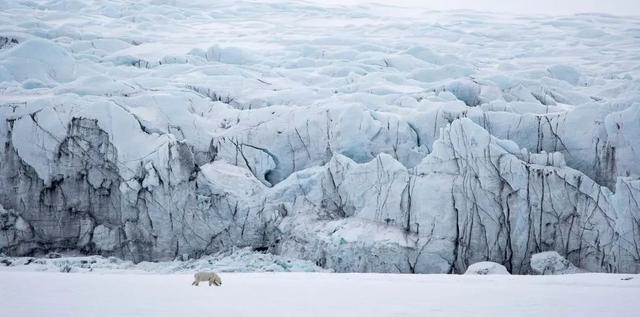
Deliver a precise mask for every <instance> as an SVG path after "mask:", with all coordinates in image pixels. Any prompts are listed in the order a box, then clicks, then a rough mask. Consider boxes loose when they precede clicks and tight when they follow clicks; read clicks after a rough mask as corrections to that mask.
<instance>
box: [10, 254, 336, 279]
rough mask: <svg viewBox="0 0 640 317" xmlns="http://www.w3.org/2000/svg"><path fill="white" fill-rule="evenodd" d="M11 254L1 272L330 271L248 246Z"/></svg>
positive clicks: (173, 272) (167, 272)
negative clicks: (155, 252)
mask: <svg viewBox="0 0 640 317" xmlns="http://www.w3.org/2000/svg"><path fill="white" fill-rule="evenodd" d="M52 255H56V254H55V253H54V254H49V255H48V256H47V257H42V258H32V257H8V256H1V255H0V271H39V272H65V273H89V272H93V273H162V274H175V273H195V272H202V271H215V272H327V270H325V269H322V268H321V267H318V266H316V265H315V264H313V263H311V262H309V261H304V260H297V259H291V258H287V257H283V256H278V255H273V254H268V253H261V252H254V251H251V249H249V248H244V249H237V250H233V251H230V252H220V253H217V254H214V255H208V256H203V257H201V258H199V259H179V260H174V261H167V262H140V263H137V264H136V263H133V262H131V261H126V260H121V259H118V258H116V257H109V258H105V257H101V256H97V255H93V256H75V257H68V256H67V257H65V256H60V255H56V256H52Z"/></svg>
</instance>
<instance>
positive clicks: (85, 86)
mask: <svg viewBox="0 0 640 317" xmlns="http://www.w3.org/2000/svg"><path fill="white" fill-rule="evenodd" d="M639 56H640V18H638V17H615V16H609V15H598V14H584V15H573V16H535V15H534V16H515V15H513V16H505V15H498V14H492V13H485V12H470V11H452V12H437V11H429V10H426V9H417V8H411V9H403V8H399V7H393V6H382V5H375V6H374V5H358V6H353V7H350V8H349V9H346V8H344V7H341V6H339V5H323V4H311V3H306V2H297V1H269V2H261V3H257V2H251V1H215V3H213V4H212V2H211V1H169V0H167V1H162V0H155V1H151V0H136V1H124V0H120V1H109V2H105V1H91V0H75V1H12V0H0V144H1V145H2V146H0V252H4V253H7V254H9V255H12V256H25V255H26V256H31V255H43V254H46V253H49V252H50V251H65V252H66V251H72V252H78V253H83V254H100V255H104V256H116V257H120V258H124V259H127V260H131V261H133V262H136V263H137V262H141V261H154V260H163V261H164V260H173V259H176V258H185V257H186V258H198V257H201V256H202V255H206V254H215V253H217V252H225V251H228V250H230V249H232V248H234V247H250V248H255V249H259V250H267V251H269V252H271V253H273V254H276V255H279V256H282V257H286V258H289V259H301V260H305V261H310V262H311V263H313V264H315V265H317V266H319V267H322V268H324V269H329V270H334V271H338V272H354V271H355V272H414V273H449V272H455V273H462V272H465V271H466V269H467V267H468V266H469V265H471V264H473V263H476V262H482V261H492V262H497V263H500V264H502V265H504V267H505V268H506V269H507V270H508V271H509V272H512V273H530V272H531V265H530V261H531V256H532V255H533V254H536V253H540V252H544V251H556V252H558V254H560V255H561V256H564V257H566V259H567V260H568V261H569V262H570V264H572V265H574V266H575V267H577V268H579V269H580V270H587V271H592V272H623V273H637V272H640V163H638V162H640V59H639V58H638V57H639ZM10 276H13V275H10ZM43 276H47V277H51V278H55V277H56V276H57V275H46V274H45V275H43ZM238 276H239V277H240V275H238ZM469 278H471V277H469ZM474 278H476V277H474ZM150 279H152V278H150ZM33 282H35V280H34V281H33ZM84 282H89V283H91V281H82V280H78V283H84ZM141 283H144V282H141ZM54 286H55V283H54V285H52V286H51V287H54ZM39 291H44V289H40V290H39ZM105 291H108V290H105ZM212 291H214V290H212ZM215 291H216V292H217V291H218V290H215ZM563 295H566V294H563ZM416 296H417V295H416ZM421 296H422V295H421ZM541 296H543V295H541ZM544 296H547V295H544ZM566 296H569V295H566ZM496 298H499V297H496ZM576 298H582V297H576ZM617 298H623V297H617ZM591 304H593V303H591ZM586 307H589V306H584V307H582V308H585V309H586ZM460 309H464V308H460ZM620 309H623V307H620Z"/></svg>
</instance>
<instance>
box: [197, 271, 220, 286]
mask: <svg viewBox="0 0 640 317" xmlns="http://www.w3.org/2000/svg"><path fill="white" fill-rule="evenodd" d="M193 277H194V278H195V281H193V283H191V285H195V286H198V283H200V282H205V281H209V286H211V284H213V285H215V286H220V285H222V279H220V276H219V275H218V274H216V273H214V272H198V273H196V274H194V275H193Z"/></svg>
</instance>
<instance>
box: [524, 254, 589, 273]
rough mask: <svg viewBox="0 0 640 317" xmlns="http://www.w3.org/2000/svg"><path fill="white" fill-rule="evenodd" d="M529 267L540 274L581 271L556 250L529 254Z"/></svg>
mask: <svg viewBox="0 0 640 317" xmlns="http://www.w3.org/2000/svg"><path fill="white" fill-rule="evenodd" d="M531 269H532V270H533V271H534V272H535V273H536V274H541V275H560V274H574V273H582V272H584V270H581V269H579V268H577V267H575V266H574V265H573V264H572V263H571V262H569V260H567V259H565V258H564V257H563V256H561V255H560V254H558V252H556V251H547V252H541V253H536V254H534V255H533V256H531Z"/></svg>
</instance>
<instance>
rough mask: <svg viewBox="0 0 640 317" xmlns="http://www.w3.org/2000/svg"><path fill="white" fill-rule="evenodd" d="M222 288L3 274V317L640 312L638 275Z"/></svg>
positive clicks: (270, 282)
mask: <svg viewBox="0 0 640 317" xmlns="http://www.w3.org/2000/svg"><path fill="white" fill-rule="evenodd" d="M629 277H633V278H632V279H628V278H629ZM222 279H223V285H222V287H208V286H203V284H201V285H200V286H199V287H194V286H191V282H192V276H191V275H187V274H177V275H157V274H147V275H141V274H127V275H122V274H65V273H49V272H40V273H33V272H0V286H1V287H0V309H1V310H0V315H1V316H6V317H39V316H57V317H67V316H69V317H71V316H78V317H88V316H91V317H101V316H105V317H106V316H109V317H111V316H122V317H124V316H132V317H133V316H136V317H142V316H153V317H163V316H171V317H175V316H184V317H186V316H234V317H243V316H247V317H254V316H260V317H272V316H273V317H276V316H277V317H287V316H292V317H293V316H296V317H298V316H319V317H337V316H345V317H355V316H363V317H378V316H379V317H392V316H416V317H419V316H430V317H432V316H447V317H453V316H461V317H463V316H464V317H469V316H476V317H477V316H487V317H501V316H505V317H507V316H508V317H526V316H532V317H540V316H544V317H552V316H576V317H578V316H579V317H587V316H598V317H601V316H616V317H636V316H638V311H640V301H638V298H640V277H639V276H637V275H619V274H575V275H562V276H509V275H485V276H478V275H397V274H350V273H349V274H335V273H334V274H328V273H226V274H222Z"/></svg>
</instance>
